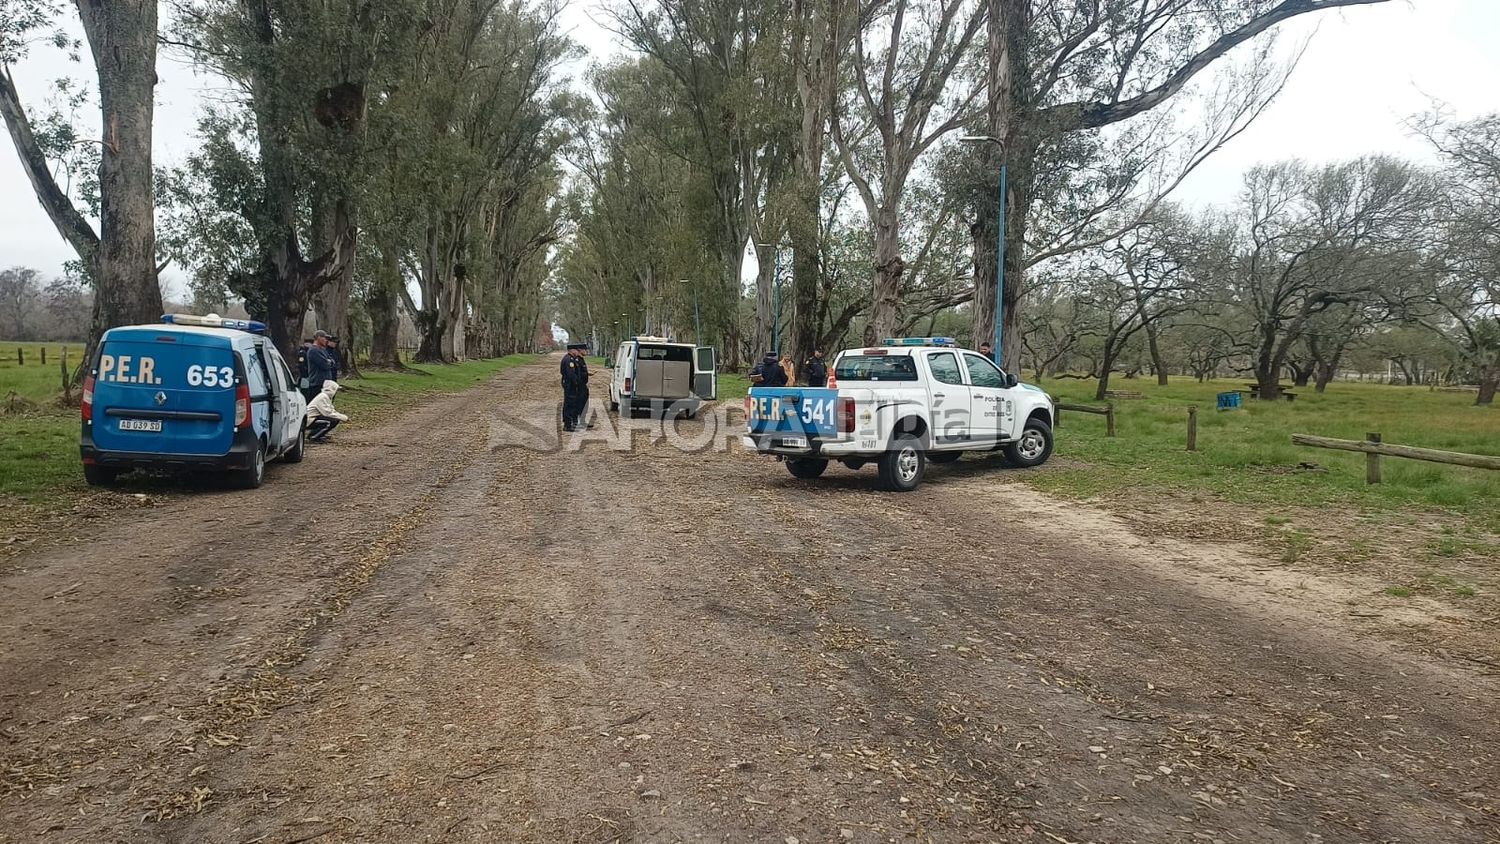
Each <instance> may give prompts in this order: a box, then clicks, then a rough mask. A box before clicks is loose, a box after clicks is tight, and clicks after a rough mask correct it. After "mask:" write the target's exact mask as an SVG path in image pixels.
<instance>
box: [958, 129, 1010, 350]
mask: <svg viewBox="0 0 1500 844" xmlns="http://www.w3.org/2000/svg"><path fill="white" fill-rule="evenodd" d="M959 140H960V141H963V142H965V143H991V144H994V145H995V146H998V147H1000V153H1001V159H1000V218H999V220H998V221H997V225H996V228H997V229H998V231H999V235H998V240H999V243H998V245H997V246H996V249H995V363H996V364H999V365H1001V366H1003V365H1004V364H1003V363H1002V362H1003V361H1004V360H1005V351H1004V350H1005V347H1004V346H1002V345H1000V340H1001V325H1002V323H1003V322H1004V319H1005V200H1006V193H1007V190H1006V189H1007V187H1008V185H1007V184H1006V177H1007V172H1006V168H1005V158H1004V154H1005V142H1004V141H1002V140H1000V139H999V138H992V137H990V136H989V135H964V136H963V137H961V138H959Z"/></svg>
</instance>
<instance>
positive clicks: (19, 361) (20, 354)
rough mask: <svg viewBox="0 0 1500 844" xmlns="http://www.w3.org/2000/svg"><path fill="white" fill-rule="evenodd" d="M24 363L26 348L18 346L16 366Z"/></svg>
mask: <svg viewBox="0 0 1500 844" xmlns="http://www.w3.org/2000/svg"><path fill="white" fill-rule="evenodd" d="M25 365H26V350H25V349H23V348H21V347H20V346H17V347H16V366H25Z"/></svg>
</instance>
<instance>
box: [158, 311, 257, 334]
mask: <svg viewBox="0 0 1500 844" xmlns="http://www.w3.org/2000/svg"><path fill="white" fill-rule="evenodd" d="M161 321H162V322H164V323H166V324H168V325H196V326H198V327H200V328H233V329H237V330H239V331H248V332H250V333H252V334H265V333H266V324H265V323H263V322H256V321H255V320H253V319H224V318H223V317H221V316H219V315H218V314H209V315H208V316H195V315H193V314H162V315H161Z"/></svg>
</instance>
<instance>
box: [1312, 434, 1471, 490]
mask: <svg viewBox="0 0 1500 844" xmlns="http://www.w3.org/2000/svg"><path fill="white" fill-rule="evenodd" d="M1292 445H1305V446H1309V447H1311V448H1332V449H1337V450H1339V451H1359V452H1363V453H1364V455H1365V483H1367V484H1378V483H1380V458H1381V457H1405V458H1406V459H1408V460H1425V461H1427V462H1429V463H1447V464H1449V465H1452V466H1469V467H1471V468H1474V469H1500V457H1494V456H1491V455H1488V454H1465V453H1464V452H1461V451H1439V450H1438V449H1435V448H1418V447H1416V446H1410V445H1396V444H1394V443H1387V442H1381V440H1380V434H1378V433H1375V432H1371V433H1368V434H1365V438H1364V440H1336V439H1333V438H1332V437H1315V436H1313V435H1311V434H1292Z"/></svg>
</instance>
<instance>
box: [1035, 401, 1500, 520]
mask: <svg viewBox="0 0 1500 844" xmlns="http://www.w3.org/2000/svg"><path fill="white" fill-rule="evenodd" d="M1114 386H1117V387H1118V388H1119V389H1121V390H1131V391H1137V392H1140V393H1142V394H1143V398H1139V399H1124V400H1115V401H1114V405H1115V409H1116V416H1117V420H1118V429H1119V431H1118V434H1119V435H1118V436H1117V437H1115V438H1113V439H1111V438H1109V437H1107V436H1105V430H1104V427H1105V426H1104V418H1103V417H1102V416H1089V415H1085V414H1082V413H1071V414H1070V413H1067V412H1066V411H1065V412H1064V413H1063V416H1062V426H1061V428H1060V429H1059V430H1058V431H1057V454H1058V455H1059V456H1061V457H1064V458H1071V459H1070V460H1064V461H1059V462H1060V464H1061V465H1060V466H1058V467H1056V468H1054V470H1052V471H1049V472H1046V473H1041V474H1038V475H1036V476H1035V477H1034V478H1032V479H1031V481H1030V482H1031V483H1033V484H1034V485H1035V486H1037V487H1038V488H1041V489H1043V490H1045V491H1048V492H1053V493H1058V494H1064V495H1070V496H1073V497H1090V496H1094V495H1103V494H1109V493H1112V492H1120V491H1124V490H1130V489H1144V490H1150V489H1161V490H1183V489H1191V490H1201V491H1206V492H1210V493H1212V494H1214V495H1215V496H1217V497H1219V498H1221V499H1223V500H1225V501H1230V502H1234V503H1240V504H1248V505H1254V506H1257V507H1259V508H1261V509H1264V510H1266V511H1268V512H1272V513H1273V515H1274V511H1276V510H1277V509H1278V508H1306V507H1319V506H1329V507H1336V508H1341V509H1344V510H1349V511H1356V512H1383V513H1411V512H1413V511H1414V510H1416V509H1419V508H1420V509H1428V508H1432V509H1440V510H1445V511H1449V512H1452V513H1456V514H1459V515H1460V516H1461V517H1462V518H1463V519H1464V520H1465V521H1467V522H1469V523H1471V524H1472V525H1473V526H1475V527H1476V528H1479V529H1482V530H1487V531H1492V532H1500V472H1495V471H1488V470H1483V469H1469V468H1465V467H1461V466H1447V465H1443V464H1438V463H1426V462H1421V461H1415V460H1404V459H1399V458H1385V459H1383V460H1382V468H1383V483H1381V484H1379V485H1374V486H1369V485H1366V484H1365V470H1364V460H1365V458H1364V455H1361V454H1355V453H1352V452H1343V451H1331V450H1327V449H1316V448H1307V447H1303V446H1294V445H1292V442H1291V437H1292V434H1293V433H1303V434H1316V435H1320V436H1327V437H1336V438H1340V439H1350V440H1360V439H1363V438H1364V435H1365V433H1366V432H1372V431H1373V432H1379V433H1380V434H1382V436H1383V437H1384V439H1385V441H1386V442H1392V443H1400V444H1402V445H1412V446H1420V447H1424V448H1436V449H1443V450H1446V451H1461V452H1469V453H1472V454H1497V453H1500V408H1489V407H1475V406H1474V405H1473V396H1472V395H1468V394H1460V393H1441V392H1433V391H1430V390H1428V389H1426V388H1420V387H1392V386H1387V385H1376V384H1345V383H1335V384H1333V385H1330V387H1329V388H1328V391H1327V392H1326V393H1322V394H1319V393H1315V392H1313V391H1312V390H1310V389H1307V390H1298V391H1297V394H1298V395H1297V399H1296V401H1294V402H1275V403H1270V402H1259V401H1249V402H1246V403H1245V404H1244V406H1243V407H1242V408H1241V409H1240V410H1232V411H1224V412H1220V411H1217V410H1216V409H1215V394H1216V393H1219V392H1221V391H1227V390H1231V389H1234V388H1235V387H1241V388H1242V387H1244V384H1242V383H1239V382H1233V381H1210V382H1207V383H1204V384H1199V383H1197V382H1194V381H1192V380H1189V379H1181V380H1179V379H1172V381H1171V383H1169V384H1168V385H1167V386H1165V387H1159V386H1157V385H1156V384H1155V382H1154V381H1153V382H1150V383H1141V382H1140V381H1139V380H1131V381H1123V382H1121V383H1119V384H1117V385H1114ZM1045 388H1046V389H1047V390H1048V391H1049V392H1051V393H1052V394H1053V395H1054V396H1056V397H1057V398H1058V400H1059V401H1062V402H1078V403H1086V404H1097V403H1096V402H1095V401H1094V399H1093V384H1092V382H1079V381H1053V382H1049V383H1047V384H1046V385H1045ZM1190 406H1196V407H1197V408H1198V450H1197V451H1196V452H1189V451H1187V417H1188V407H1190Z"/></svg>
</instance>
